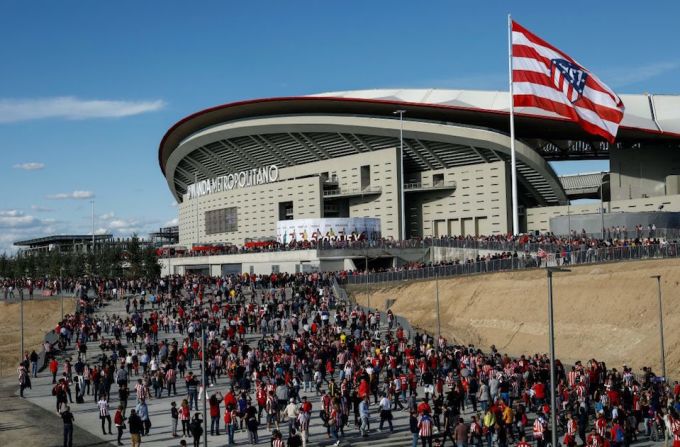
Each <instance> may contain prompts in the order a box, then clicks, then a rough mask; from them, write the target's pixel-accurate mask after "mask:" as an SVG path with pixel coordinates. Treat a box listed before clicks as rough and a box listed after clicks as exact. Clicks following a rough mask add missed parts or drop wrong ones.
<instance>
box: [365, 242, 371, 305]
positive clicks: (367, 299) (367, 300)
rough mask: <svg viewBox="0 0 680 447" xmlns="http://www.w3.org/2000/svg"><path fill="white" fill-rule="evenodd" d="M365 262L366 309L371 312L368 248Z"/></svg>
mask: <svg viewBox="0 0 680 447" xmlns="http://www.w3.org/2000/svg"><path fill="white" fill-rule="evenodd" d="M364 262H365V266H366V267H365V270H364V274H365V275H366V307H368V310H369V312H370V310H371V292H369V291H368V248H366V256H364Z"/></svg>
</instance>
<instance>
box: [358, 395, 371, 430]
mask: <svg viewBox="0 0 680 447" xmlns="http://www.w3.org/2000/svg"><path fill="white" fill-rule="evenodd" d="M370 401H371V398H370V397H369V396H368V395H366V396H364V400H362V401H361V403H360V404H359V418H361V425H360V426H359V430H360V431H361V436H363V437H364V438H368V431H369V430H370V429H371V427H370V423H369V417H370V410H369V405H370V404H371V402H370Z"/></svg>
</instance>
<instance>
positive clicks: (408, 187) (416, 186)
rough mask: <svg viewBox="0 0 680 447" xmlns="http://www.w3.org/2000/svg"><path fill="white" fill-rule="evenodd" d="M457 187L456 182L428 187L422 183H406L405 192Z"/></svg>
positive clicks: (439, 183)
mask: <svg viewBox="0 0 680 447" xmlns="http://www.w3.org/2000/svg"><path fill="white" fill-rule="evenodd" d="M455 187H456V182H455V181H447V182H438V183H432V184H426V185H423V183H422V182H413V183H404V191H414V190H419V189H447V188H455Z"/></svg>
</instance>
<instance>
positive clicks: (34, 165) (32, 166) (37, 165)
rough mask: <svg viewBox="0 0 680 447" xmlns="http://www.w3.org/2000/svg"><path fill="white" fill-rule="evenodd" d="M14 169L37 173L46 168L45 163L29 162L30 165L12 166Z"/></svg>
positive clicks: (18, 164) (19, 164)
mask: <svg viewBox="0 0 680 447" xmlns="http://www.w3.org/2000/svg"><path fill="white" fill-rule="evenodd" d="M12 167H13V168H14V169H23V170H24V171H37V170H39V169H43V168H44V167H45V163H37V162H34V161H32V162H28V163H17V164H15V165H14V166H12Z"/></svg>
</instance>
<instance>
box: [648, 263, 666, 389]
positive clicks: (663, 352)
mask: <svg viewBox="0 0 680 447" xmlns="http://www.w3.org/2000/svg"><path fill="white" fill-rule="evenodd" d="M650 278H656V284H657V290H658V293H657V295H658V297H659V338H660V341H661V374H663V377H664V379H665V378H666V350H665V349H664V342H663V306H662V303H661V275H652V276H650Z"/></svg>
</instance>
